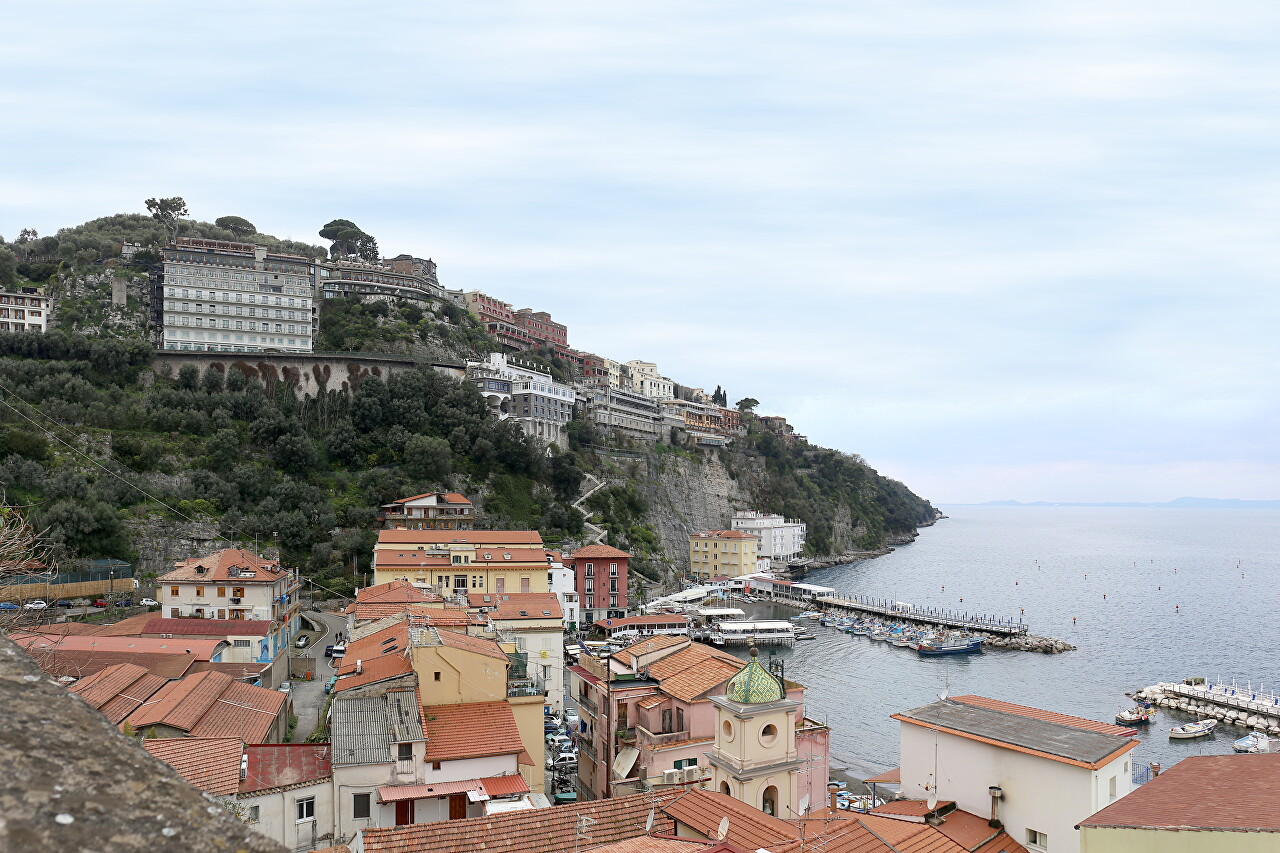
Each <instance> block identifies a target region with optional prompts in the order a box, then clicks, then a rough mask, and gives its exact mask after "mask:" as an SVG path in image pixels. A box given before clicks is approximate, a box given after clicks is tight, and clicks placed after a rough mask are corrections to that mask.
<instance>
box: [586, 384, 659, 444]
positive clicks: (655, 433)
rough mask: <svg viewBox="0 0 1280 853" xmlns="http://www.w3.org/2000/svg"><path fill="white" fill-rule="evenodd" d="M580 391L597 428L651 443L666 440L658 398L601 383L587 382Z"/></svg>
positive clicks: (589, 415)
mask: <svg viewBox="0 0 1280 853" xmlns="http://www.w3.org/2000/svg"><path fill="white" fill-rule="evenodd" d="M579 390H580V392H581V393H582V395H583V397H584V398H585V399H586V406H587V417H588V419H589V420H590V421H591V422H592V423H594V424H595V425H596V428H597V429H600V430H602V431H604V432H606V433H609V432H616V433H617V434H619V435H622V436H625V437H627V438H634V439H638V440H640V441H647V442H654V441H657V440H658V439H659V438H661V437H663V433H664V429H663V427H664V424H663V417H662V407H661V406H660V405H659V404H658V402H657V401H656V400H655V399H654V398H652V397H648V396H645V395H644V394H638V393H636V392H634V391H629V390H626V389H624V388H615V387H613V386H611V385H607V384H604V383H603V382H600V381H596V382H593V383H586V382H583V383H581V384H580V385H579Z"/></svg>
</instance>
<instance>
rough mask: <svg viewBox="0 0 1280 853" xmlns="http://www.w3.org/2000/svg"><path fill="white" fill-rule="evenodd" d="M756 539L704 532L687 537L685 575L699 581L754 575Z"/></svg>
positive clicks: (726, 532) (737, 532)
mask: <svg viewBox="0 0 1280 853" xmlns="http://www.w3.org/2000/svg"><path fill="white" fill-rule="evenodd" d="M759 547H760V539H759V537H756V536H753V535H752V534H750V533H744V532H742V531H741V530H704V531H702V532H701V533H690V534H689V571H690V572H692V573H693V574H694V575H695V576H697V577H698V578H700V579H701V580H707V579H709V578H714V577H716V576H718V575H723V576H725V577H730V578H736V577H741V576H742V575H749V574H752V573H754V572H755V571H756V558H757V556H758V552H759Z"/></svg>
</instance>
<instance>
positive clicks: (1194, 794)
mask: <svg viewBox="0 0 1280 853" xmlns="http://www.w3.org/2000/svg"><path fill="white" fill-rule="evenodd" d="M1080 826H1081V827H1085V828H1088V827H1118V828H1132V829H1158V830H1169V831H1192V830H1222V831H1228V832H1280V753H1264V754H1259V755H1193V756H1188V757H1187V758H1184V759H1182V760H1181V761H1179V762H1178V763H1177V764H1175V765H1174V766H1173V767H1171V768H1169V769H1168V770H1166V771H1165V772H1163V773H1161V774H1160V775H1159V776H1157V777H1155V778H1154V779H1152V780H1151V781H1150V782H1148V783H1146V784H1145V785H1143V786H1142V787H1140V788H1138V789H1136V790H1134V791H1132V792H1131V793H1129V794H1126V795H1125V796H1124V797H1122V798H1121V799H1119V800H1117V801H1116V802H1114V803H1112V804H1111V805H1109V806H1107V807H1106V808H1104V809H1102V810H1101V811H1099V812H1097V813H1096V814H1094V815H1093V816H1092V817H1088V818H1085V819H1084V820H1082V821H1080Z"/></svg>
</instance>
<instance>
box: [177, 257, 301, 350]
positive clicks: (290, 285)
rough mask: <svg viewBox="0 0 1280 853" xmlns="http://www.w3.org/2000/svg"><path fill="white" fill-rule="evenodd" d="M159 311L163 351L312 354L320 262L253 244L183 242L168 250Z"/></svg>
mask: <svg viewBox="0 0 1280 853" xmlns="http://www.w3.org/2000/svg"><path fill="white" fill-rule="evenodd" d="M155 306H156V308H157V311H156V314H157V316H158V319H159V322H158V323H157V324H156V326H157V328H158V329H159V330H160V331H159V340H158V341H157V345H158V346H159V347H160V348H161V349H168V350H216V351H222V352H262V351H265V350H272V351H278V352H311V351H312V346H313V342H314V340H315V334H316V328H317V322H318V320H319V305H318V301H317V299H316V293H315V267H314V262H313V261H312V260H311V259H310V258H304V257H302V256H300V255H280V254H274V253H271V252H268V251H267V250H266V249H265V248H264V247H262V246H255V245H254V244H252V243H232V242H228V241H226V240H204V239H200V238H195V237H179V238H178V241H177V243H176V244H175V245H173V246H170V247H168V248H166V249H165V250H164V278H163V279H162V281H161V283H160V285H159V293H158V294H157V298H156V299H155Z"/></svg>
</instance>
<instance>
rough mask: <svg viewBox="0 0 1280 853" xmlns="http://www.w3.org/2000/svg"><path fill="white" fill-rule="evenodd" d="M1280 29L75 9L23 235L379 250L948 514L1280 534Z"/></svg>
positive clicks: (48, 19)
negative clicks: (1216, 501)
mask: <svg viewBox="0 0 1280 853" xmlns="http://www.w3.org/2000/svg"><path fill="white" fill-rule="evenodd" d="M1278 37H1280V5H1278V4H1276V3H1274V2H1263V0H1257V2H1244V0H1219V2H1215V3H1208V4H1207V3H1203V2H1179V0H1159V2H1156V0H1150V2H1127V3H1126V2H1123V0H1064V2H1040V3H1034V4H1028V3H1023V2H1012V0H1010V2H990V0H988V1H987V2H983V0H971V2H968V3H956V2H954V0H945V2H944V0H939V2H911V0H893V2H890V0H882V2H856V0H855V2H850V0H841V2H829V3H823V2H802V1H801V0H797V2H789V3H778V2H770V3H761V2H750V0H733V2H700V3H687V2H683V3H677V2H646V3H627V2H622V3H599V2H550V1H549V0H539V2H528V3H518V2H513V3H487V2H471V3H407V2H395V3H385V2H363V3H342V4H335V3H328V2H317V0H309V2H305V3H302V2H296V3H295V2H273V3H259V2H225V1H224V2H219V3H176V4H175V3H167V4H161V3H129V2H115V3H110V4H103V3H98V2H85V3H72V2H56V0H55V2H45V3H39V4H36V3H29V4H22V5H20V6H14V7H12V8H8V9H6V11H5V24H4V26H3V27H0V75H2V77H0V79H3V80H4V85H3V86H0V109H2V110H3V113H2V114H3V116H4V118H3V120H0V153H2V154H3V164H4V165H3V168H0V234H3V235H4V236H5V237H6V238H8V239H13V238H14V237H16V236H17V232H18V230H19V229H20V228H22V227H35V228H37V229H38V230H39V231H40V232H41V233H47V232H53V231H54V230H56V229H57V228H58V227H62V226H67V225H72V224H76V223H79V222H83V221H85V220H88V219H91V218H94V217H97V216H102V215H106V214H110V213H116V212H123V211H143V209H144V206H143V204H142V201H143V199H145V198H147V197H148V196H153V195H160V196H167V195H182V196H184V197H185V198H186V199H187V202H188V204H189V206H190V208H191V212H192V214H193V216H195V217H197V218H200V219H206V220H212V219H214V218H215V217H217V216H221V215H226V214H236V215H240V216H244V217H246V218H248V219H250V220H251V221H253V222H254V223H255V224H257V226H258V228H259V229H260V230H262V231H266V232H268V233H273V234H276V235H278V236H287V237H292V238H295V239H303V240H309V241H312V242H321V241H319V239H318V237H317V236H316V234H315V232H316V230H317V229H318V228H319V227H320V226H321V225H323V224H324V223H325V222H327V221H328V220H330V219H333V218H337V217H341V218H346V219H351V220H353V221H355V222H356V223H358V224H359V225H360V226H361V227H362V228H364V229H365V230H366V231H368V232H370V233H372V234H373V235H374V236H375V237H377V239H378V241H379V243H380V245H381V247H382V250H383V252H384V253H386V254H388V255H391V254H398V253H400V252H409V253H413V254H415V255H420V256H428V257H433V258H434V259H435V260H436V261H437V262H438V263H439V265H440V277H441V281H442V283H444V284H445V285H446V286H448V287H452V288H464V289H473V288H476V289H481V290H484V291H486V292H488V293H489V294H491V295H493V296H497V297H499V298H501V299H505V300H507V301H509V302H513V303H515V304H516V306H517V307H525V306H528V307H533V308H535V309H541V310H547V311H550V312H551V314H552V315H553V316H554V317H555V318H556V319H557V320H559V321H561V322H564V323H566V324H567V325H568V326H569V338H570V343H571V344H572V345H573V346H575V347H577V348H580V349H584V350H589V351H593V352H597V353H600V354H602V355H606V356H608V357H611V358H614V359H617V360H619V361H626V360H628V359H632V358H643V359H646V360H651V361H656V362H657V363H658V365H659V367H660V369H661V370H662V372H663V373H665V374H666V375H668V376H670V377H672V378H673V379H675V380H676V381H678V382H681V383H684V384H687V385H693V386H704V387H706V388H708V389H711V388H714V386H715V385H717V384H720V385H723V386H724V387H725V388H726V389H727V391H728V392H729V399H730V402H733V401H736V400H738V399H740V398H741V397H745V396H748V395H749V396H752V397H755V398H757V399H759V400H760V401H761V406H760V409H761V411H762V412H765V413H775V414H783V415H786V416H787V417H788V419H789V420H791V422H792V423H793V424H795V425H796V427H797V429H798V430H799V431H801V432H804V433H806V434H808V436H809V437H810V438H811V440H813V441H814V442H816V443H820V444H823V445H827V446H831V447H837V448H840V449H842V450H847V451H850V452H855V453H860V454H862V455H863V456H864V457H866V459H867V460H868V461H869V462H870V463H871V464H872V465H873V466H874V467H876V468H877V469H879V470H880V471H882V472H883V473H885V474H888V475H889V476H892V477H896V478H898V479H901V480H903V481H904V482H906V483H907V484H908V485H909V486H911V487H912V488H913V489H914V490H915V491H916V492H918V493H919V494H921V495H923V496H925V497H927V498H930V499H931V500H933V501H935V502H939V503H948V502H970V501H985V500H992V499H1002V498H1015V499H1019V500H1068V501H1070V500H1167V499H1171V498H1176V497H1179V496H1181V495H1198V496H1208V497H1238V498H1280V439H1278V437H1277V436H1278V435H1280V431H1278V430H1277V422H1278V418H1277V415H1280V403H1278V402H1277V401H1278V400H1280V395H1278V394H1277V390H1280V389H1278V386H1280V363H1278V362H1280V358H1278V357H1277V353H1278V351H1280V345H1278V344H1277V338H1278V337H1280V330H1278V328H1277V321H1278V320H1280V298H1278V297H1277V295H1276V286H1275V281H1276V276H1277V263H1276V261H1277V250H1276V247H1277V225H1278V224H1280V222H1278V219H1280V163H1278V161H1277V154H1276V152H1277V140H1278V139H1280V110H1278V109H1277V107H1280V54H1277V52H1276V50H1275V45H1276V42H1277V38H1278Z"/></svg>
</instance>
